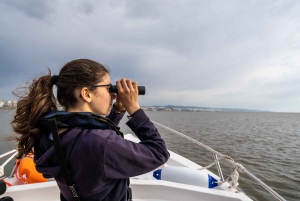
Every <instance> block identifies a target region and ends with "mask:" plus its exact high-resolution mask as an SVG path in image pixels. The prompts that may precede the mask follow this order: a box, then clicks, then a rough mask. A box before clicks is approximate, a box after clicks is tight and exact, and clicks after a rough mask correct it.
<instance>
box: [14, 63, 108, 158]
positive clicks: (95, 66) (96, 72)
mask: <svg viewBox="0 0 300 201" xmlns="http://www.w3.org/2000/svg"><path fill="white" fill-rule="evenodd" d="M108 73H109V71H108V69H107V68H105V67H104V66H103V65H101V64H99V63H97V62H95V61H92V60H88V59H77V60H73V61H70V62H69V63H67V64H66V65H64V66H63V67H62V69H61V70H60V72H59V75H58V76H51V71H50V70H49V69H48V74H47V75H44V76H41V77H39V78H37V79H34V80H33V81H32V83H29V86H27V87H21V88H18V89H17V90H15V91H14V92H13V94H14V95H15V96H17V97H18V98H19V101H18V104H17V109H16V114H15V116H14V119H13V120H12V122H11V124H12V127H13V130H14V132H16V133H17V134H18V135H19V136H18V137H17V141H18V155H17V158H21V157H22V156H24V155H26V154H28V153H30V152H32V151H33V147H34V141H35V140H36V139H39V137H40V135H39V132H40V129H39V128H38V126H37V121H38V119H39V117H40V116H41V115H43V114H44V113H46V112H50V111H53V110H57V102H56V99H55V96H54V94H53V85H54V84H55V85H56V86H57V100H58V102H59V104H60V105H61V106H63V107H64V108H65V109H66V110H67V109H68V108H69V107H71V106H74V105H75V104H76V101H77V98H79V97H77V98H76V97H75V93H74V92H75V90H76V89H81V88H83V87H89V88H90V89H91V90H93V88H92V86H94V85H96V84H98V83H99V82H101V81H102V79H103V77H104V75H106V74H108Z"/></svg>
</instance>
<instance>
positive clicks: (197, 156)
mask: <svg viewBox="0 0 300 201" xmlns="http://www.w3.org/2000/svg"><path fill="white" fill-rule="evenodd" d="M146 113H147V114H148V115H149V117H150V118H151V119H152V120H153V121H156V122H159V123H161V124H163V125H165V126H168V127H170V128H172V129H174V130H177V131H179V132H182V133H184V134H186V135H188V136H190V137H192V138H194V139H196V140H198V141H201V142H202V143H204V144H206V145H208V146H210V147H211V148H213V149H215V150H216V151H218V152H221V153H222V154H224V155H229V156H231V157H232V158H233V159H234V160H235V161H236V162H238V163H241V164H242V165H243V166H244V167H245V168H247V170H249V171H250V172H251V173H253V174H254V175H256V176H257V177H258V178H259V179H261V180H262V181H263V182H265V183H266V184H267V185H269V186H270V187H271V188H272V189H274V190H275V191H276V192H277V193H279V194H280V195H281V196H283V197H284V198H285V199H286V200H289V201H299V200H300V191H299V189H300V161H299V156H300V148H299V147H300V114H289V113H229V112H163V111H153V112H146ZM12 115H13V111H4V110H2V111H1V110H0V128H1V132H0V137H2V138H3V137H5V136H9V135H11V133H12V131H11V128H10V125H9V122H10V120H11V118H12ZM126 119H127V118H124V121H122V122H121V124H120V126H121V128H122V131H123V132H124V133H131V130H130V129H129V128H128V127H127V126H126V125H125V121H126ZM158 129H159V131H160V133H161V134H162V136H163V138H164V139H165V140H166V143H167V146H168V148H169V149H170V150H173V151H174V152H176V153H178V154H181V155H183V156H185V157H187V158H189V159H191V160H192V161H194V162H196V163H199V164H201V165H203V166H206V165H208V164H210V163H212V162H213V157H212V154H211V153H210V152H208V151H206V150H204V149H203V148H201V147H198V146H197V145H194V144H192V143H190V142H189V141H187V140H185V139H183V138H181V137H179V136H177V135H176V134H173V133H170V132H169V131H166V130H164V129H162V128H159V127H158ZM12 148H14V145H13V143H12V142H5V141H3V139H2V140H1V142H0V153H3V152H4V151H7V150H10V149H12ZM2 162H3V160H0V165H1V164H2ZM221 165H222V169H223V173H224V177H225V178H227V176H228V174H230V171H231V169H230V168H229V166H227V163H226V162H222V163H221ZM210 170H211V171H213V172H215V173H216V169H215V168H212V169H210ZM9 173H10V172H9V171H8V170H6V174H9ZM239 183H240V187H241V188H242V190H243V191H244V192H245V193H246V194H248V195H249V196H250V197H251V198H252V199H253V200H257V201H260V200H276V199H275V198H273V197H272V196H270V195H269V194H268V193H267V192H266V191H265V190H263V189H262V188H261V187H260V186H258V185H257V184H256V183H255V182H252V180H251V179H249V178H248V177H247V175H244V174H242V173H240V180H239Z"/></svg>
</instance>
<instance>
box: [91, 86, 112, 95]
mask: <svg viewBox="0 0 300 201" xmlns="http://www.w3.org/2000/svg"><path fill="white" fill-rule="evenodd" d="M92 87H109V88H108V91H109V93H112V92H111V87H112V84H100V85H94V86H92Z"/></svg>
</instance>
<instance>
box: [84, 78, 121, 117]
mask: <svg viewBox="0 0 300 201" xmlns="http://www.w3.org/2000/svg"><path fill="white" fill-rule="evenodd" d="M109 84H110V77H109V74H106V75H104V77H103V80H102V81H101V82H99V83H97V85H109ZM109 87H110V86H100V87H96V88H95V90H94V91H92V99H91V102H90V109H91V112H92V113H95V114H98V115H108V114H109V112H110V110H111V107H112V103H113V99H115V96H114V95H111V94H110V93H109Z"/></svg>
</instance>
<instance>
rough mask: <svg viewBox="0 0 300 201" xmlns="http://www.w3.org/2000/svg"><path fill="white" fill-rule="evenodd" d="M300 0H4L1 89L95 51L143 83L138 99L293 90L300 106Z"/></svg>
mask: <svg viewBox="0 0 300 201" xmlns="http://www.w3.org/2000/svg"><path fill="white" fill-rule="evenodd" d="M299 4H300V2H299V3H298V1H276V2H274V1H271V0H264V1H247V2H245V1H226V2H225V1H221V0H214V1H193V0H189V1H172V2H169V1H159V0H154V1H146V0H145V1H133V0H128V1H120V0H119V1H113V2H112V1H101V2H97V3H95V2H94V1H69V2H68V1H67V2H60V1H26V3H22V2H18V1H15V0H12V1H7V0H5V1H2V3H1V2H0V26H1V29H0V68H1V71H2V74H1V79H0V84H1V85H2V86H5V87H6V88H2V89H1V91H0V96H6V94H8V92H7V91H8V90H9V86H11V88H13V87H15V86H16V83H22V82H23V81H24V80H26V79H28V78H32V77H34V76H37V75H39V73H45V72H47V66H48V67H50V69H51V70H52V71H53V73H58V71H59V69H60V68H61V66H63V64H64V63H66V62H68V61H69V60H72V59H76V58H90V59H94V60H96V61H99V62H101V63H103V64H105V65H107V66H108V67H109V68H110V69H111V77H112V81H115V80H116V79H119V78H121V77H130V78H131V79H133V80H137V81H138V82H139V83H140V84H142V85H146V86H147V96H145V97H141V101H142V102H141V104H145V105H147V104H149V105H151V104H157V105H159V104H161V105H163V104H182V105H191V104H193V105H198V106H202V105H203V106H207V107H209V106H211V107H235V106H236V107H241V108H251V109H269V110H274V111H279V110H280V111H281V109H280V108H287V107H286V106H285V102H286V101H288V100H287V98H286V97H290V99H291V100H289V101H288V102H289V105H290V108H292V107H293V108H295V110H298V111H300V107H299V106H297V103H296V102H297V101H298V96H297V95H292V91H296V90H297V88H296V86H297V85H298V79H297V78H295V77H294V75H295V74H297V73H300V72H299V70H297V69H299V68H298V67H299V62H300V61H299V59H297V58H298V55H299V51H300V37H299V36H298V35H299V34H296V33H298V32H299V31H300V30H299V29H300V27H299V26H298V24H299V19H300V12H299V9H300V6H299ZM16 78H17V79H16ZM298 86H299V85H298ZM274 88H276V90H272V91H271V90H270V89H274ZM289 94H290V95H289ZM295 94H296V92H295ZM275 97H277V98H275ZM3 98H4V97H3ZM3 98H2V97H0V99H3ZM274 99H276V100H274ZM268 101H269V102H275V103H274V104H268ZM292 102H294V103H292ZM289 110H292V109H289Z"/></svg>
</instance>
